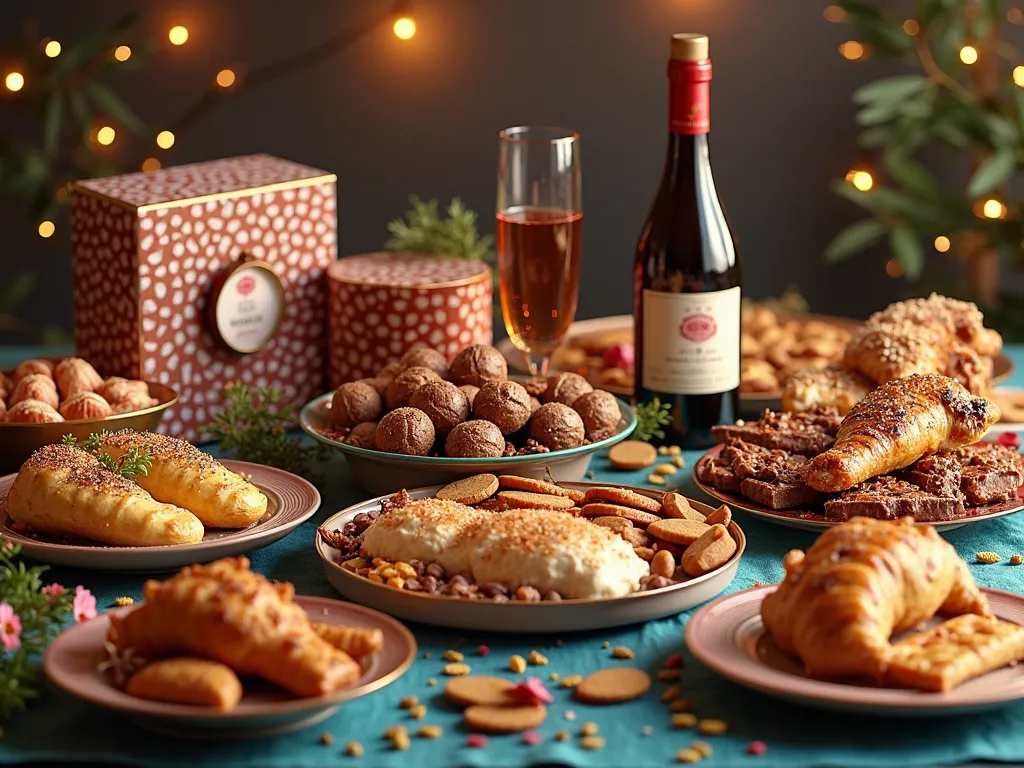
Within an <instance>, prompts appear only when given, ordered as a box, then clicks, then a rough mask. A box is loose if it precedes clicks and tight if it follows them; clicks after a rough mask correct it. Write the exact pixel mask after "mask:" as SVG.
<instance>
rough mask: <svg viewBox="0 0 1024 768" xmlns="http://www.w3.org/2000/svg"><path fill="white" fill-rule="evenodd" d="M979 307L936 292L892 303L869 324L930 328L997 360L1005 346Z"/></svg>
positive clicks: (869, 320)
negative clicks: (988, 326) (893, 324)
mask: <svg viewBox="0 0 1024 768" xmlns="http://www.w3.org/2000/svg"><path fill="white" fill-rule="evenodd" d="M984 321H985V318H984V315H982V313H981V310H979V309H978V307H977V305H975V304H972V303H971V302H968V301H959V300H958V299H951V298H948V297H946V296H939V295H938V294H937V293H933V294H932V295H931V296H929V297H928V298H927V299H909V300H907V301H900V302H896V303H895V304H890V305H889V306H888V307H886V308H885V309H883V310H882V311H881V312H876V313H875V314H873V315H871V317H869V318H868V324H869V325H878V324H881V323H911V324H913V325H916V326H918V327H926V328H929V329H932V330H933V331H937V332H939V333H941V334H943V335H946V336H949V337H950V338H958V339H960V341H962V342H964V343H965V344H968V345H969V346H971V347H973V348H974V350H975V351H976V352H977V353H978V354H979V355H981V356H982V357H994V356H995V355H998V354H999V352H1000V350H1001V349H1002V347H1003V339H1002V337H1001V336H1000V335H999V333H998V332H997V331H994V330H992V329H990V328H986V327H985V322H984Z"/></svg>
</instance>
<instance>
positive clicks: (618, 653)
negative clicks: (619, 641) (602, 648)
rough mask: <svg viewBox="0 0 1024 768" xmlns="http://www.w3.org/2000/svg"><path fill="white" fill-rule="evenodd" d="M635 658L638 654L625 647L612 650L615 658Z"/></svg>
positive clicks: (619, 646) (617, 646)
mask: <svg viewBox="0 0 1024 768" xmlns="http://www.w3.org/2000/svg"><path fill="white" fill-rule="evenodd" d="M634 656H636V654H635V653H633V651H631V650H630V649H629V648H627V647H626V646H624V645H616V646H615V647H614V648H612V657H613V658H616V659H632V658H633V657H634Z"/></svg>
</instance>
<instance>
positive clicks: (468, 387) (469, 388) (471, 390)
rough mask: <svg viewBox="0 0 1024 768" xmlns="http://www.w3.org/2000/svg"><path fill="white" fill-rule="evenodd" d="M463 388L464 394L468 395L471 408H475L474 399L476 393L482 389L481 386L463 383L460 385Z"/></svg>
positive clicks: (467, 398)
mask: <svg viewBox="0 0 1024 768" xmlns="http://www.w3.org/2000/svg"><path fill="white" fill-rule="evenodd" d="M459 389H460V390H462V394H464V395H465V396H466V400H468V401H469V410H471V411H472V410H473V401H474V400H476V393H477V392H479V391H480V387H474V386H473V385H472V384H463V385H462V386H461V387H459Z"/></svg>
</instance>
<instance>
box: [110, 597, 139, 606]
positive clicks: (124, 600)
mask: <svg viewBox="0 0 1024 768" xmlns="http://www.w3.org/2000/svg"><path fill="white" fill-rule="evenodd" d="M114 605H116V606H118V607H122V606H125V605H135V598H133V597H118V598H115V599H114Z"/></svg>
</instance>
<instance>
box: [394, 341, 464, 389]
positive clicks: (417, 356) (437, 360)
mask: <svg viewBox="0 0 1024 768" xmlns="http://www.w3.org/2000/svg"><path fill="white" fill-rule="evenodd" d="M398 362H399V363H400V364H401V366H402V370H405V369H406V368H429V369H430V370H432V371H433V372H434V373H436V374H437V375H438V376H440V377H441V378H442V379H444V380H446V381H447V380H448V379H450V378H451V373H450V372H449V371H448V359H447V358H446V357H445V356H444V355H442V354H441V353H440V352H438V351H437V350H436V349H429V348H427V347H416V348H415V349H410V350H409V351H408V352H406V353H405V354H404V355H402V357H401V359H400V360H399V361H398Z"/></svg>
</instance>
